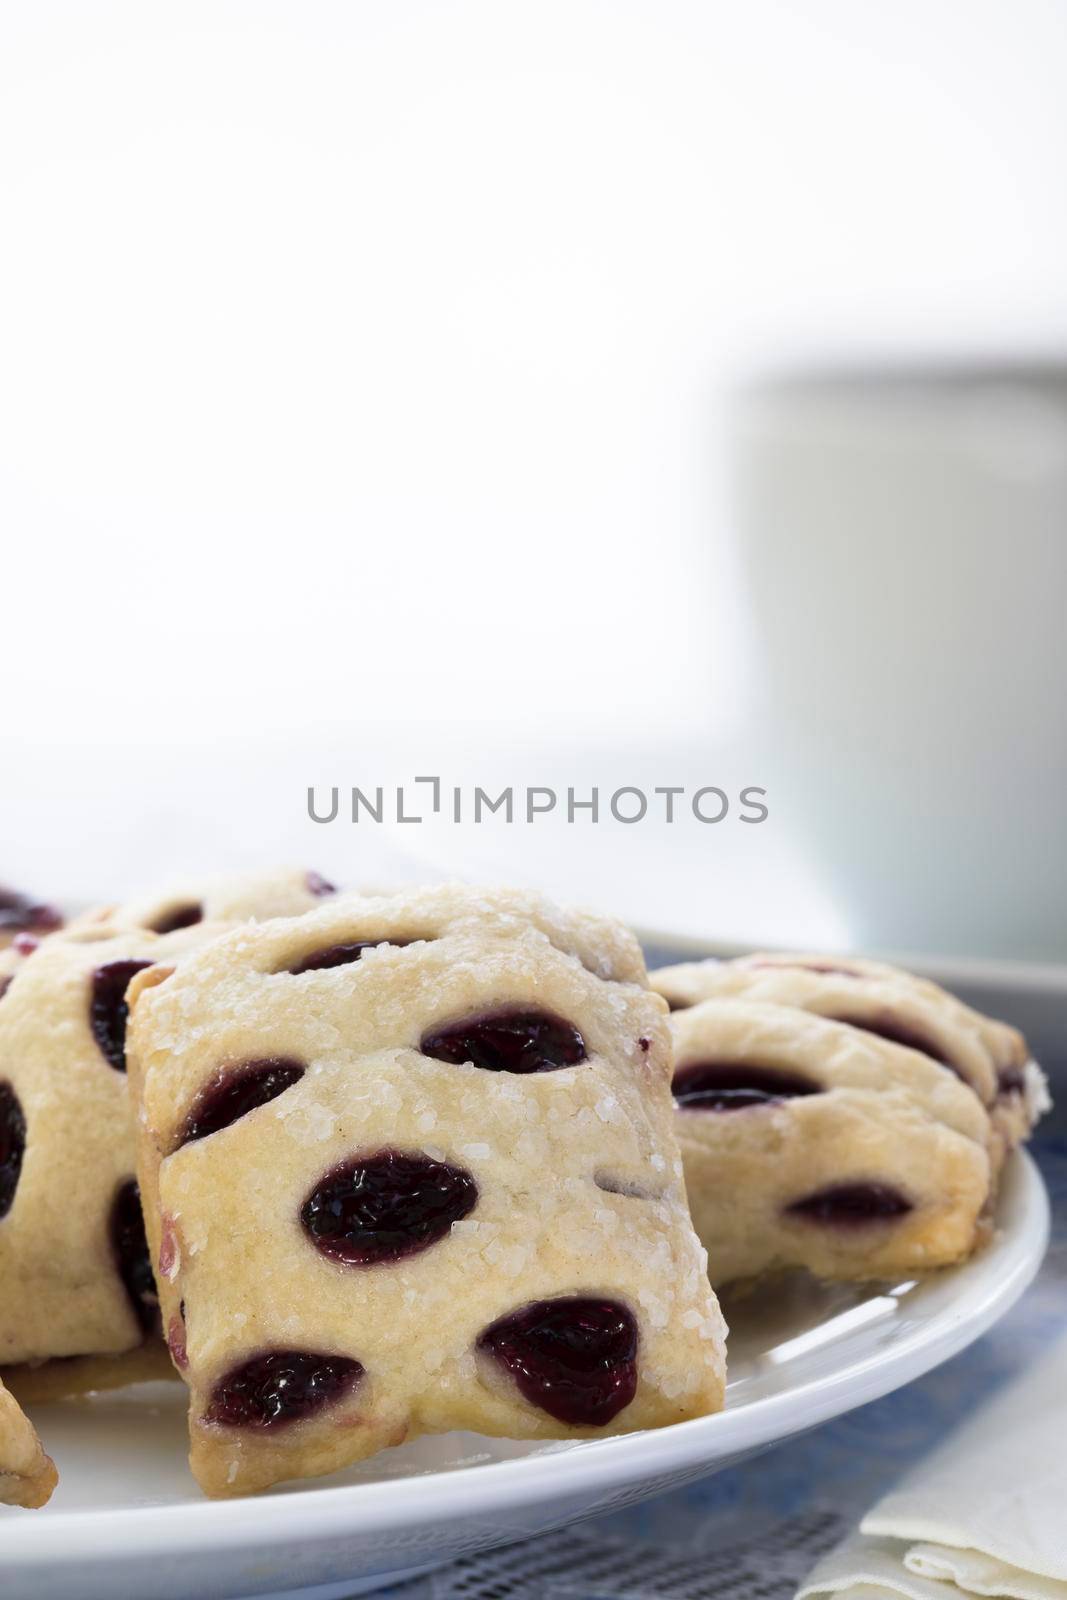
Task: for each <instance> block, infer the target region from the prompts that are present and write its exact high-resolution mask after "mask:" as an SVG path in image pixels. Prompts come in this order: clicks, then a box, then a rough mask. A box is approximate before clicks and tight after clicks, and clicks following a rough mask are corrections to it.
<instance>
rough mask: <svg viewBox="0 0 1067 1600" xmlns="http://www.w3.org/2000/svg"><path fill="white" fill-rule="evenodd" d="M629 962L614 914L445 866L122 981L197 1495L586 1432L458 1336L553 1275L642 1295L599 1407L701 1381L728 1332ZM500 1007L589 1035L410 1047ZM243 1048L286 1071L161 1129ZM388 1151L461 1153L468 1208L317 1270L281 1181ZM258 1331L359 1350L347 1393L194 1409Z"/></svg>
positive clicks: (707, 1392) (661, 1034) (300, 1190)
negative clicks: (530, 1396) (569, 1064)
mask: <svg viewBox="0 0 1067 1600" xmlns="http://www.w3.org/2000/svg"><path fill="white" fill-rule="evenodd" d="M390 939H393V940H396V941H400V940H405V941H411V942H410V943H407V944H406V946H405V947H403V948H401V947H399V945H398V944H394V945H390V944H383V945H381V947H379V948H374V949H371V950H369V951H367V952H366V953H365V954H364V955H363V957H362V959H361V960H359V961H358V962H357V963H355V964H352V965H347V966H341V967H337V968H334V969H327V970H316V971H308V972H304V973H302V974H299V975H294V974H293V973H292V972H291V970H290V969H291V968H292V967H293V966H296V965H298V964H299V963H300V962H301V961H302V960H303V959H304V958H306V957H307V956H308V955H309V954H310V953H311V952H313V951H316V950H319V949H323V948H326V947H329V946H332V945H335V944H340V943H353V942H363V941H368V940H372V941H375V942H376V943H377V942H378V941H387V940H390ZM590 969H592V970H590ZM642 976H643V964H642V962H641V957H640V953H639V951H638V949H637V946H636V944H635V943H634V941H633V939H632V938H631V936H629V935H628V934H626V933H625V932H624V931H623V930H621V929H619V928H618V927H617V925H615V924H612V923H609V922H607V921H605V920H604V919H597V918H591V917H587V916H585V915H582V914H579V913H574V912H566V911H559V910H558V909H557V908H555V907H553V906H551V905H550V904H549V903H548V902H545V901H543V900H541V899H539V898H538V897H536V896H531V895H527V894H521V893H516V892H509V891H490V890H485V891H478V890H471V889H466V888H460V887H456V886H449V885H445V886H442V887H440V888H435V889H431V890H423V891H417V892H412V893H409V894H400V895H391V896H388V897H382V898H365V897H358V896H350V897H344V898H342V899H339V900H337V901H336V902H334V903H332V904H327V905H324V906H323V907H322V908H321V909H319V910H318V911H316V912H314V913H312V914H310V915H308V916H305V917H303V918H301V919H300V920H299V921H296V922H280V921H278V922H272V923H265V924H262V925H260V926H258V927H256V928H242V929H240V930H237V931H235V932H233V933H231V934H229V935H227V936H225V937H224V938H223V939H221V940H219V941H217V942H216V943H214V944H213V945H212V946H211V947H210V948H208V949H205V950H203V951H202V952H200V954H199V955H198V956H197V957H196V958H194V959H193V960H191V961H189V962H187V963H184V964H183V965H182V967H181V969H180V970H179V971H178V972H177V973H175V974H174V975H173V976H172V977H164V976H163V975H162V973H161V972H160V970H159V969H157V970H156V971H154V972H149V973H147V974H145V975H144V976H143V978H142V979H140V980H135V982H134V985H133V986H132V988H131V993H130V999H131V1024H130V1032H129V1050H128V1055H129V1062H130V1072H131V1080H132V1083H133V1085H134V1088H135V1093H136V1096H137V1100H138V1103H139V1106H140V1108H141V1109H140V1120H141V1137H140V1157H139V1170H140V1178H141V1185H142V1193H143V1195H144V1197H145V1205H146V1217H147V1222H148V1232H149V1239H150V1242H151V1245H152V1249H153V1259H154V1260H155V1261H156V1262H157V1263H158V1262H159V1260H160V1251H161V1248H162V1247H163V1246H164V1222H163V1219H164V1217H166V1242H165V1250H164V1265H165V1267H166V1269H167V1270H166V1271H165V1272H161V1273H160V1274H159V1290H160V1298H161V1302H162V1305H163V1311H164V1318H165V1325H166V1326H168V1327H170V1328H172V1329H173V1330H174V1331H175V1334H176V1336H177V1338H178V1340H179V1341H180V1342H182V1343H183V1344H184V1347H185V1351H184V1353H185V1355H186V1358H187V1361H188V1367H187V1371H186V1378H187V1381H188V1382H189V1384H190V1388H191V1437H192V1456H191V1461H192V1466H193V1470H194V1472H195V1473H196V1475H197V1478H198V1480H199V1481H200V1483H201V1484H202V1485H203V1487H204V1488H205V1489H206V1490H207V1491H208V1493H210V1494H215V1495H220V1494H232V1493H247V1492H250V1491H252V1490H255V1489H260V1488H263V1487H266V1486H267V1485H269V1484H270V1483H272V1482H275V1481H277V1480H278V1479H280V1478H283V1477H293V1476H307V1475H312V1474H316V1473H323V1472H329V1471H332V1470H334V1469H336V1468H338V1467H340V1466H343V1465H346V1464H348V1463H350V1462H352V1461H355V1460H358V1459H360V1458H361V1457H363V1456H366V1455H368V1454H370V1453H372V1452H373V1451H374V1450H377V1449H380V1448H381V1447H383V1446H384V1445H388V1444H393V1443H396V1442H398V1441H399V1440H400V1439H402V1438H404V1437H407V1436H411V1435H414V1434H417V1433H420V1432H436V1431H444V1430H448V1429H451V1428H457V1427H462V1428H472V1429H476V1430H478V1431H481V1432H483V1433H490V1434H501V1435H504V1436H509V1437H517V1438H522V1437H535V1438H556V1437H574V1436H576V1435H577V1436H590V1435H591V1436H602V1434H603V1432H604V1430H603V1429H600V1430H591V1429H584V1430H583V1429H574V1428H570V1427H568V1426H566V1425H565V1424H562V1423H560V1422H557V1421H555V1420H554V1419H553V1418H552V1417H550V1416H548V1415H547V1413H545V1412H543V1411H539V1410H536V1409H535V1408H533V1407H532V1406H530V1405H529V1404H527V1403H526V1402H525V1401H523V1400H522V1399H521V1398H520V1397H519V1395H518V1393H517V1391H516V1390H515V1389H513V1387H512V1386H511V1385H510V1383H506V1382H499V1381H496V1380H495V1379H494V1378H493V1377H492V1375H490V1374H488V1373H487V1372H486V1371H485V1369H484V1368H483V1367H482V1365H481V1364H480V1361H479V1359H478V1358H477V1356H476V1353H475V1345H476V1341H477V1337H478V1335H479V1333H480V1332H481V1331H483V1330H484V1329H485V1328H486V1327H487V1326H488V1325H489V1324H490V1323H492V1322H493V1321H494V1320H495V1319H496V1318H497V1317H499V1316H501V1315H503V1314H506V1313H508V1312H510V1311H512V1310H514V1309H516V1308H518V1307H519V1306H522V1305H524V1304H527V1303H529V1302H531V1301H535V1300H540V1299H550V1298H555V1297H558V1296H560V1295H566V1294H574V1293H588V1294H598V1295H608V1294H610V1295H611V1296H612V1297H614V1298H616V1299H618V1300H621V1301H623V1302H624V1303H625V1304H626V1305H627V1306H628V1307H629V1308H630V1310H631V1311H632V1313H633V1314H634V1315H635V1317H636V1318H637V1322H638V1325H639V1328H640V1340H641V1360H640V1381H639V1383H638V1388H637V1393H636V1396H635V1398H634V1399H633V1401H632V1402H631V1403H630V1404H629V1405H628V1406H627V1407H626V1409H625V1410H624V1411H623V1412H622V1413H621V1414H620V1415H619V1416H618V1417H617V1418H616V1419H615V1420H614V1421H613V1422H612V1424H611V1429H610V1431H612V1432H615V1431H625V1430H627V1429H630V1428H644V1427H649V1426H657V1425H659V1424H662V1423H665V1422H670V1421H677V1420H682V1419H684V1418H686V1417H692V1416H697V1415H702V1414H704V1413H706V1412H708V1411H711V1410H715V1409H717V1408H718V1406H719V1405H721V1402H722V1392H723V1381H724V1358H723V1333H724V1330H723V1326H722V1323H721V1318H720V1314H719V1311H718V1307H717V1305H716V1303H715V1300H714V1297H713V1296H712V1294H711V1292H710V1289H709V1287H708V1284H707V1279H706V1276H705V1273H704V1258H703V1253H702V1252H701V1251H700V1249H699V1246H698V1244H697V1241H696V1239H695V1237H694V1235H693V1233H692V1229H691V1227H690V1224H689V1219H688V1215H687V1212H686V1207H685V1196H684V1189H683V1187H682V1179H681V1164H680V1161H679V1159H678V1155H677V1148H676V1146H675V1144H674V1138H673V1133H672V1107H671V1100H670V1090H669V1075H670V1042H669V1033H668V1028H667V1025H666V1014H665V1007H664V1006H663V1003H662V1001H660V1000H659V999H658V998H657V997H656V996H654V995H652V994H651V993H650V992H649V991H648V990H647V988H644V987H641V986H640V984H639V982H632V981H626V980H630V979H638V980H639V979H640V978H641V977H642ZM160 980H162V981H160ZM504 1005H520V1006H536V1007H540V1008H542V1009H548V1010H549V1011H551V1012H554V1013H556V1014H558V1015H559V1016H562V1017H565V1018H567V1019H568V1020H569V1021H570V1022H572V1023H573V1024H574V1025H575V1026H576V1027H578V1028H579V1029H580V1030H581V1032H582V1034H583V1036H584V1038H585V1041H586V1048H587V1051H588V1059H587V1060H585V1061H584V1062H582V1063H581V1064H580V1065H578V1066H576V1067H574V1068H572V1069H566V1070H562V1071H552V1072H543V1073H540V1074H535V1075H530V1076H518V1077H517V1076H515V1075H513V1074H511V1073H507V1072H499V1073H498V1072H485V1071H480V1070H479V1069H478V1068H476V1067H474V1066H472V1065H470V1064H467V1065H458V1066H454V1065H448V1064H446V1063H443V1062H441V1061H438V1060H434V1059H431V1058H429V1057H428V1056H426V1055H423V1054H421V1053H420V1051H419V1041H420V1039H421V1037H422V1035H423V1032H424V1030H425V1029H427V1028H429V1027H431V1026H433V1025H440V1024H445V1023H448V1022H449V1021H453V1020H456V1019H458V1018H461V1017H466V1016H473V1015H482V1014H485V1013H486V1012H489V1011H492V1010H494V1009H495V1008H498V1007H500V1006H504ZM265 1058H272V1059H277V1058H289V1059H295V1060H297V1061H299V1062H301V1063H303V1064H304V1066H305V1069H306V1070H305V1074H304V1076H303V1077H302V1078H301V1079H300V1080H299V1081H298V1082H296V1083H295V1084H293V1085H292V1086H291V1087H290V1088H288V1089H287V1090H286V1091H285V1093H284V1094H282V1095H281V1096H280V1097H279V1098H277V1099H276V1100H273V1101H271V1102H270V1103H269V1104H265V1105H263V1106H261V1107H260V1108H259V1109H257V1110H255V1111H252V1112H251V1113H249V1114H248V1115H246V1116H244V1117H243V1118H242V1119H241V1120H240V1121H238V1122H236V1123H234V1124H233V1125H231V1126H229V1127H226V1128H224V1129H222V1130H221V1131H219V1132H217V1133H215V1134H213V1135H211V1136H210V1137H207V1138H202V1139H198V1140H196V1141H194V1142H192V1143H187V1144H185V1145H184V1146H182V1147H180V1148H179V1147H178V1146H179V1145H180V1130H181V1128H182V1126H183V1123H184V1119H185V1118H186V1117H187V1115H188V1113H189V1110H190V1108H191V1107H192V1106H193V1105H194V1104H195V1103H196V1102H197V1097H198V1095H199V1094H200V1093H201V1091H202V1090H203V1089H204V1088H205V1086H206V1085H208V1084H210V1083H211V1082H212V1081H213V1080H214V1079H215V1078H216V1075H217V1073H218V1071H219V1069H220V1067H225V1066H227V1065H233V1064H236V1063H239V1062H241V1061H247V1060H256V1059H265ZM383 1148H389V1149H401V1150H405V1151H413V1152H418V1151H423V1152H425V1153H426V1154H427V1155H429V1156H430V1157H431V1158H432V1159H435V1160H447V1161H450V1162H453V1163H456V1164H461V1165H462V1166H463V1167H464V1168H465V1169H466V1170H467V1171H468V1172H469V1173H470V1174H471V1175H472V1176H473V1177H474V1178H475V1180H476V1182H477V1186H478V1201H477V1206H476V1208H475V1210H474V1212H473V1213H472V1214H471V1215H470V1216H469V1217H467V1218H466V1219H465V1220H463V1221H460V1222H457V1223H454V1224H453V1227H452V1230H451V1233H450V1234H449V1235H447V1236H445V1237H444V1238H443V1239H441V1240H440V1241H439V1242H438V1243H436V1244H435V1245H434V1246H433V1247H432V1248H431V1249H428V1250H426V1251H424V1252H423V1253H422V1254H420V1255H418V1256H413V1257H410V1258H409V1259H407V1260H405V1261H403V1262H398V1263H393V1264H391V1265H389V1266H387V1267H377V1268H373V1269H369V1270H367V1269H361V1270H358V1271H352V1270H351V1269H345V1268H339V1267H338V1266H337V1265H336V1264H335V1263H332V1262H330V1261H328V1260H327V1259H326V1258H324V1257H322V1256H321V1255H320V1254H319V1253H318V1252H317V1251H315V1250H314V1248H313V1247H312V1246H310V1245H309V1243H308V1239H307V1237H306V1235H305V1234H304V1233H303V1230H302V1228H301V1226H300V1220H299V1211H300V1204H301V1201H302V1199H303V1198H304V1196H305V1195H306V1194H307V1193H308V1192H309V1190H310V1188H311V1187H312V1186H313V1185H314V1184H315V1183H316V1181H317V1180H319V1179H320V1178H321V1176H322V1175H323V1174H324V1173H325V1172H327V1171H328V1170H330V1169H331V1168H333V1167H334V1166H335V1165H336V1164H337V1163H338V1162H340V1161H342V1160H343V1159H345V1158H346V1157H348V1156H350V1155H351V1154H352V1153H353V1152H357V1153H358V1152H360V1151H374V1150H376V1149H383ZM605 1174H608V1177H609V1181H611V1182H614V1183H616V1184H617V1188H616V1189H615V1192H606V1190H605V1188H604V1187H602V1186H601V1184H600V1183H598V1177H599V1178H600V1179H601V1180H603V1178H604V1175H605ZM627 1186H629V1187H630V1188H631V1190H633V1189H639V1190H640V1195H639V1196H635V1195H634V1193H632V1192H631V1193H627V1192H623V1191H625V1189H626V1187H627ZM183 1305H184V1311H185V1317H184V1323H183V1321H182V1307H183ZM279 1346H282V1347H296V1348H300V1349H312V1350H317V1351H325V1352H331V1353H337V1354H342V1355H347V1356H349V1357H350V1358H354V1359H357V1360H358V1361H359V1362H360V1363H361V1364H362V1366H363V1367H364V1369H365V1376H364V1378H363V1379H362V1380H361V1382H360V1384H359V1387H358V1388H357V1389H356V1391H355V1395H354V1398H352V1399H351V1400H350V1401H349V1402H347V1403H344V1404H341V1405H339V1406H337V1407H334V1408H333V1409H332V1410H330V1411H328V1412H327V1413H326V1414H325V1415H320V1416H317V1417H313V1418H311V1419H309V1420H308V1421H306V1422H303V1423H301V1424H299V1425H297V1426H296V1427H292V1428H288V1429H286V1430H285V1431H284V1432H280V1433H278V1434H275V1435H271V1436H269V1437H264V1436H263V1435H262V1434H259V1435H256V1434H254V1433H251V1432H249V1431H247V1430H245V1431H241V1430H237V1429H232V1428H222V1427H219V1426H217V1425H212V1424H210V1423H208V1422H206V1421H205V1420H204V1415H205V1412H206V1410H207V1406H208V1402H209V1397H210V1395H211V1393H212V1390H213V1387H214V1386H215V1384H216V1383H217V1382H218V1380H219V1379H220V1378H221V1377H222V1376H223V1375H224V1374H225V1373H227V1372H228V1371H229V1370H231V1369H232V1368H233V1367H234V1366H235V1365H237V1364H239V1363H240V1362H241V1361H242V1360H245V1359H248V1358H249V1357H251V1356H253V1355H255V1354H256V1353H257V1352H260V1351H262V1350H264V1349H269V1348H272V1347H275V1348H277V1347H279Z"/></svg>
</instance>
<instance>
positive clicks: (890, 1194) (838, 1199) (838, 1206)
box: [786, 1183, 914, 1228]
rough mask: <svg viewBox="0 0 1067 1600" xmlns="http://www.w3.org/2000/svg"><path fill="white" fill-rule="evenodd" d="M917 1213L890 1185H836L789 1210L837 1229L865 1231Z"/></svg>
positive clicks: (797, 1202) (903, 1196)
mask: <svg viewBox="0 0 1067 1600" xmlns="http://www.w3.org/2000/svg"><path fill="white" fill-rule="evenodd" d="M912 1210H914V1207H913V1206H912V1203H911V1201H910V1200H909V1199H907V1197H906V1196H905V1195H903V1194H901V1192H900V1190H899V1189H895V1188H893V1186H892V1184H888V1183H837V1184H831V1185H830V1186H829V1187H828V1188H826V1189H820V1190H818V1191H817V1193H815V1194H809V1195H806V1196H805V1197H804V1199H802V1200H794V1201H793V1203H792V1205H790V1206H787V1207H786V1213H787V1215H789V1216H791V1217H803V1218H804V1220H805V1221H807V1222H819V1223H824V1224H826V1225H829V1226H832V1227H837V1228H862V1227H866V1225H867V1224H868V1223H872V1222H893V1221H895V1220H896V1219H897V1218H898V1217H903V1216H906V1215H907V1214H908V1212H909V1211H912Z"/></svg>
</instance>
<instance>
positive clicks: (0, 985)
mask: <svg viewBox="0 0 1067 1600" xmlns="http://www.w3.org/2000/svg"><path fill="white" fill-rule="evenodd" d="M212 931H213V930H211V929H210V928H206V927H205V928H199V927H198V928H190V929H186V930H184V931H182V932H179V933H173V934H168V935H166V936H160V935H157V934H153V933H147V932H139V933H138V932H129V933H122V932H117V931H116V930H114V929H110V928H104V927H101V928H97V929H81V930H74V929H72V930H69V931H67V932H60V933H55V934H52V935H51V936H50V937H49V938H46V939H43V940H42V941H41V942H40V944H39V945H38V946H37V947H36V948H32V949H31V948H29V947H28V946H27V945H26V944H24V945H23V947H22V950H23V952H24V953H20V951H19V950H18V949H14V950H7V951H4V952H0V1366H3V1367H5V1368H6V1367H8V1366H9V1365H11V1364H12V1363H20V1362H41V1361H46V1360H48V1359H49V1358H52V1357H72V1356H88V1355H92V1356H104V1355H109V1356H114V1355H118V1354H121V1353H122V1352H125V1351H128V1350H131V1349H133V1348H134V1347H135V1346H137V1345H139V1344H140V1343H141V1341H142V1340H143V1339H144V1338H145V1336H146V1334H148V1333H149V1332H151V1331H152V1330H153V1329H154V1328H155V1325H156V1294H155V1285H154V1283H153V1281H152V1269H151V1265H150V1263H149V1259H148V1248H147V1244H146V1241H145V1235H144V1224H143V1222H142V1218H141V1209H140V1204H139V1201H138V1195H137V1183H136V1179H135V1176H134V1143H133V1121H132V1117H131V1115H130V1100H129V1092H128V1089H127V1083H126V1059H125V1032H126V1003H125V991H126V985H127V984H128V983H129V981H130V979H131V977H132V976H133V974H134V973H135V972H140V971H142V970H144V969H145V968H146V967H148V966H150V964H151V963H152V962H153V961H154V960H157V959H165V960H166V961H167V962H168V970H170V967H171V966H172V965H173V963H174V962H175V961H177V960H179V959H180V958H181V956H182V955H183V954H184V953H185V952H186V951H188V950H189V949H190V948H192V947H193V945H195V944H196V943H199V942H200V941H201V940H202V939H203V938H206V937H209V936H210V934H211V932H212ZM215 931H217V930H215Z"/></svg>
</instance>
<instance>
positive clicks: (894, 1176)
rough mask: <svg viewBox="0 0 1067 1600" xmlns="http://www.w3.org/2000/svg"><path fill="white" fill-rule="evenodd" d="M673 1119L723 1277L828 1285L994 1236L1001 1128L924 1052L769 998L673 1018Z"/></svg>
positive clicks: (917, 1263) (904, 1266)
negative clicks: (797, 1277)
mask: <svg viewBox="0 0 1067 1600" xmlns="http://www.w3.org/2000/svg"><path fill="white" fill-rule="evenodd" d="M671 1027H672V1031H673V1033H674V1041H675V1070H674V1097H675V1103H676V1106H677V1112H676V1117H675V1126H676V1129H677V1132H678V1142H679V1144H680V1146H681V1150H682V1157H683V1160H684V1163H685V1174H686V1183H687V1187H688V1192H689V1201H690V1207H691V1210H692V1214H693V1221H694V1224H695V1226H696V1229H697V1232H698V1234H699V1235H700V1238H701V1240H702V1242H703V1243H704V1245H705V1247H706V1248H707V1251H708V1257H709V1270H710V1273H711V1278H712V1282H713V1283H716V1284H723V1283H727V1282H732V1281H734V1280H737V1279H747V1278H753V1277H756V1276H758V1275H760V1274H762V1273H766V1272H770V1271H774V1270H776V1269H779V1268H785V1267H803V1268H807V1269H808V1270H809V1271H810V1272H812V1273H814V1274H815V1275H816V1276H818V1277H822V1278H827V1279H875V1278H886V1277H893V1276H897V1275H902V1274H909V1275H910V1274H913V1273H916V1272H922V1271H927V1270H929V1269H931V1268H934V1267H943V1266H948V1265H950V1264H952V1263H954V1262H958V1261H962V1260H964V1259H965V1258H966V1257H967V1256H968V1255H970V1253H971V1252H972V1250H973V1249H974V1247H975V1245H976V1244H977V1243H979V1242H980V1240H981V1239H982V1238H983V1237H984V1236H985V1233H986V1228H987V1224H986V1212H987V1206H988V1201H989V1197H990V1189H991V1183H992V1179H993V1172H994V1162H993V1159H992V1156H991V1145H992V1141H993V1130H992V1126H991V1123H990V1118H989V1115H988V1112H987V1110H986V1108H985V1107H983V1105H982V1103H981V1101H980V1099H979V1098H978V1096H977V1095H976V1094H975V1093H974V1092H973V1090H972V1089H970V1088H969V1087H967V1085H965V1084H964V1083H963V1082H961V1080H960V1079H959V1078H958V1077H957V1076H956V1075H955V1074H954V1073H952V1072H947V1071H946V1070H945V1069H944V1067H943V1066H941V1065H939V1064H938V1063H937V1062H935V1061H933V1060H931V1059H930V1058H929V1056H927V1055H924V1054H922V1053H921V1052H919V1051H917V1050H913V1049H910V1048H908V1047H906V1046H903V1045H900V1044H895V1043H892V1042H891V1041H889V1040H887V1039H883V1038H881V1037H879V1036H878V1035H877V1034H875V1033H872V1032H870V1031H867V1030H863V1029H860V1028H856V1027H852V1026H849V1025H847V1024H845V1023H841V1022H835V1021H830V1020H828V1019H827V1018H825V1017H823V1016H820V1015H818V1014H815V1013H813V1012H807V1011H804V1010H799V1009H795V1008H793V1007H791V1006H786V1005H775V1004H771V1003H768V1002H766V1001H760V1000H750V999H721V1000H707V1001H703V1002H700V1003H698V1004H695V1005H693V1006H691V1007H688V1008H686V1009H684V1010H681V1011H678V1012H676V1013H675V1014H674V1015H673V1016H672V1018H671Z"/></svg>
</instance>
